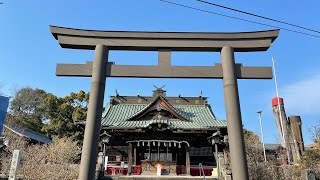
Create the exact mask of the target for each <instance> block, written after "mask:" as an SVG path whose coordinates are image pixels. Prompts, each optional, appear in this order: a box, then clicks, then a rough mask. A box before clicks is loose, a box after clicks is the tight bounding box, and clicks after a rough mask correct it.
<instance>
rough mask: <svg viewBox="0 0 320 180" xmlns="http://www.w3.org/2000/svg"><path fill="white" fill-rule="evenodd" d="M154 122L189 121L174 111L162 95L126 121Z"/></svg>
mask: <svg viewBox="0 0 320 180" xmlns="http://www.w3.org/2000/svg"><path fill="white" fill-rule="evenodd" d="M152 119H153V120H156V119H159V120H161V119H177V120H181V121H190V120H189V119H188V118H186V117H184V116H183V115H182V114H181V113H179V111H178V110H177V109H175V108H174V107H173V106H172V105H171V104H170V103H169V102H168V101H167V100H166V99H165V98H164V97H163V96H162V95H159V96H157V97H155V99H154V100H153V101H152V102H151V103H150V104H148V105H147V106H146V107H144V108H143V109H141V110H140V111H138V112H137V113H135V114H133V115H132V116H130V117H129V118H127V119H126V121H139V120H152Z"/></svg>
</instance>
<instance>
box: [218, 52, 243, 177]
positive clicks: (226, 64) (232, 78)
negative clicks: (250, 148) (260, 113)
mask: <svg viewBox="0 0 320 180" xmlns="http://www.w3.org/2000/svg"><path fill="white" fill-rule="evenodd" d="M221 62H222V71H223V90H224V101H225V107H226V116H227V124H228V136H229V146H230V156H231V159H232V162H231V169H232V174H236V175H237V176H236V178H235V177H233V178H234V179H243V180H244V179H249V175H248V168H247V159H246V152H245V145H244V138H243V130H242V119H241V111H240V101H239V93H238V83H237V77H236V68H235V67H236V64H235V61H234V51H233V48H232V47H229V46H226V47H223V48H222V50H221Z"/></svg>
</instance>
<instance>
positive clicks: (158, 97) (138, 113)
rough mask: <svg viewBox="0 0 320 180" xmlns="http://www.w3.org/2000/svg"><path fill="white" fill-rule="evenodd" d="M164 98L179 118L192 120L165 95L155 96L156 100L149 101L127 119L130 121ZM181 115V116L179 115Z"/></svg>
mask: <svg viewBox="0 0 320 180" xmlns="http://www.w3.org/2000/svg"><path fill="white" fill-rule="evenodd" d="M159 99H160V100H162V101H163V102H164V103H165V104H166V105H167V106H169V108H171V109H172V110H173V111H174V113H175V114H176V115H177V116H178V118H179V119H181V120H186V121H190V120H189V119H188V118H187V117H185V116H184V115H182V114H181V113H180V111H179V110H177V109H176V108H175V107H174V106H173V105H171V104H170V103H169V102H168V101H167V100H166V98H164V97H163V96H157V97H156V98H154V100H153V101H152V102H151V103H149V104H148V105H147V106H145V107H144V108H142V109H141V110H140V111H138V112H136V113H134V114H133V115H131V116H130V117H128V118H127V119H126V120H125V121H130V120H132V119H133V118H135V117H137V116H139V115H142V114H143V113H144V112H145V111H146V110H147V109H148V108H150V107H151V106H152V105H154V104H155V103H156V102H157V101H158V100H159ZM179 116H180V117H179Z"/></svg>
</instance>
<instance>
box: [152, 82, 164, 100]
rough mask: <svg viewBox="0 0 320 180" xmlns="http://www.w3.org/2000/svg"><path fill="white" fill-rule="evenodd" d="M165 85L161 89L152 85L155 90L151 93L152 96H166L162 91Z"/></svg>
mask: <svg viewBox="0 0 320 180" xmlns="http://www.w3.org/2000/svg"><path fill="white" fill-rule="evenodd" d="M165 86H166V85H163V86H162V87H160V88H159V87H157V86H156V85H153V87H155V88H156V90H154V91H153V96H154V97H157V96H166V93H165V92H166V91H165V90H164V89H163V88H164V87H165Z"/></svg>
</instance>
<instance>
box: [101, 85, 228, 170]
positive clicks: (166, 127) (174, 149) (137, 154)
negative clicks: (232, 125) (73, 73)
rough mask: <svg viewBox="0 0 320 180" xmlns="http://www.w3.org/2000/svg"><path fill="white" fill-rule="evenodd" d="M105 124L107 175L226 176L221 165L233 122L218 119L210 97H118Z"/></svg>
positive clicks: (160, 91)
mask: <svg viewBox="0 0 320 180" xmlns="http://www.w3.org/2000/svg"><path fill="white" fill-rule="evenodd" d="M101 123H102V126H101V139H102V144H101V152H103V153H104V155H105V157H107V158H105V159H106V161H105V162H106V165H105V166H106V167H105V169H106V171H105V174H107V175H117V174H118V172H121V173H122V174H123V175H172V176H182V175H191V176H199V175H200V173H202V175H203V173H204V174H205V175H206V176H212V175H213V176H217V174H218V171H220V172H221V171H222V170H221V169H220V170H219V169H218V165H219V163H217V161H221V162H224V159H225V156H224V154H225V153H224V151H225V150H226V149H227V139H228V138H227V122H226V121H225V120H218V119H217V118H216V117H215V115H214V113H213V111H212V108H211V106H210V105H209V104H208V98H207V97H202V96H198V97H182V96H180V95H179V96H178V97H167V96H166V91H165V90H164V89H162V88H157V89H156V90H154V91H153V96H140V95H138V96H121V95H119V94H117V95H116V96H111V97H110V102H109V103H108V104H107V106H106V107H105V110H104V113H103V115H102V121H101ZM103 139H104V140H103ZM217 157H219V158H220V159H221V160H217ZM221 162H220V164H221ZM102 163H104V162H102ZM220 167H221V168H224V167H225V166H221V165H220ZM202 168H203V170H202ZM200 170H201V171H200Z"/></svg>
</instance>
